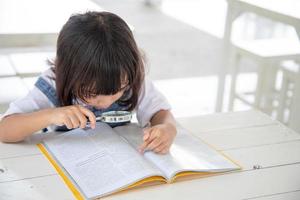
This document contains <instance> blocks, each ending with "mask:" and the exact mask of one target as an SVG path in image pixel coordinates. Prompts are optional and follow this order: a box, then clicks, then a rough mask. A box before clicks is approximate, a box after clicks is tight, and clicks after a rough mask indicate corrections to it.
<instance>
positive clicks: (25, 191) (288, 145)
mask: <svg viewBox="0 0 300 200" xmlns="http://www.w3.org/2000/svg"><path fill="white" fill-rule="evenodd" d="M178 121H179V122H180V123H181V124H182V125H183V126H185V127H187V128H188V129H190V130H191V131H192V132H193V133H194V134H195V135H197V136H198V137H200V138H202V139H203V140H205V141H206V142H208V143H210V144H212V145H213V146H215V147H216V148H217V149H218V150H220V151H221V152H223V153H225V154H226V155H228V156H229V157H231V158H232V159H234V160H236V161H238V162H239V163H240V164H241V165H242V166H243V167H244V169H243V170H242V171H239V172H233V173H226V174H223V175H218V176H213V177H207V178H201V179H193V180H186V181H181V182H177V183H173V184H163V185H157V186H150V187H144V188H140V189H135V190H130V191H126V192H122V193H119V194H115V195H112V196H108V197H106V198H104V199H122V200H126V199H128V200H129V199H130V200H132V199H149V200H153V199H172V200H176V199H180V200H181V199H197V200H198V199H222V200H224V199H230V200H233V199H255V200H279V199H285V200H299V198H300V176H299V174H300V135H299V134H298V133H296V132H293V131H292V130H290V129H288V128H286V127H284V126H283V125H281V124H279V123H278V122H276V121H273V120H271V119H270V118H269V117H268V116H267V115H265V114H262V113H261V112H258V111H244V112H233V113H225V114H214V115H207V116H199V117H191V118H182V119H178ZM48 136H49V135H48ZM43 137H47V134H44V135H35V136H34V137H31V138H30V139H29V140H28V141H26V142H23V143H19V144H3V143H0V169H2V170H0V171H2V172H0V199H4V200H11V199H13V200H18V199H30V200H35V199H36V200H44V199H49V200H50V199H51V200H53V199H59V200H61V199H64V200H66V199H74V197H73V195H72V193H71V192H70V191H69V189H68V188H67V186H66V185H64V183H63V181H62V179H61V178H60V177H59V176H58V174H57V173H56V171H55V170H54V168H53V167H52V166H51V165H50V163H49V162H48V160H47V159H46V158H45V157H44V156H43V155H42V154H41V153H40V152H39V150H38V149H37V147H36V146H35V145H34V143H36V142H38V141H40V140H41V138H43ZM254 165H260V166H262V168H261V169H256V170H254V169H253V166H254Z"/></svg>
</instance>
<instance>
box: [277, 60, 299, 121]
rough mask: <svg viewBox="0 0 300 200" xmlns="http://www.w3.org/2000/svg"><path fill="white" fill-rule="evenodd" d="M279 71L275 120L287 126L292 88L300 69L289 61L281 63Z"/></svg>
mask: <svg viewBox="0 0 300 200" xmlns="http://www.w3.org/2000/svg"><path fill="white" fill-rule="evenodd" d="M279 70H280V71H281V72H282V79H281V88H280V92H279V98H278V100H279V102H278V108H277V119H278V120H279V121H281V122H283V123H285V124H287V125H288V123H289V118H290V117H289V116H290V106H291V103H292V101H293V100H294V99H293V96H294V88H295V84H296V82H297V77H298V74H299V72H300V67H299V64H298V63H296V62H295V61H292V60H289V61H284V62H282V63H281V64H280V65H279Z"/></svg>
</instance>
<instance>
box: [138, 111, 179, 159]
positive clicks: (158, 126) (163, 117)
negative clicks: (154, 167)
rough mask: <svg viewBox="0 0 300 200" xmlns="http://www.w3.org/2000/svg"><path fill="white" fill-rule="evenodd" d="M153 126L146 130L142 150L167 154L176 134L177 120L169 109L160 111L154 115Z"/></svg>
mask: <svg viewBox="0 0 300 200" xmlns="http://www.w3.org/2000/svg"><path fill="white" fill-rule="evenodd" d="M150 121H151V127H150V128H146V129H145V130H144V136H143V140H144V142H143V144H142V145H141V146H140V148H139V150H140V152H144V151H145V150H153V151H154V152H156V153H162V154H165V153H167V152H168V151H169V149H170V147H171V145H172V143H173V140H174V138H175V136H176V133H177V130H176V122H175V119H174V117H173V115H172V113H171V112H170V111H169V110H161V111H158V112H157V113H156V114H154V116H153V117H152V119H151V120H150Z"/></svg>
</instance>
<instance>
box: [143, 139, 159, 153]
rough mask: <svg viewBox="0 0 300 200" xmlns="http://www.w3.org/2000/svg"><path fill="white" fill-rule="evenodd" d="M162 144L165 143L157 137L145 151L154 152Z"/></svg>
mask: <svg viewBox="0 0 300 200" xmlns="http://www.w3.org/2000/svg"><path fill="white" fill-rule="evenodd" d="M161 144H163V141H161V139H160V138H158V137H156V138H155V139H153V140H152V142H151V143H150V144H148V145H147V146H146V148H145V149H147V150H154V149H155V148H156V147H158V146H159V145H161Z"/></svg>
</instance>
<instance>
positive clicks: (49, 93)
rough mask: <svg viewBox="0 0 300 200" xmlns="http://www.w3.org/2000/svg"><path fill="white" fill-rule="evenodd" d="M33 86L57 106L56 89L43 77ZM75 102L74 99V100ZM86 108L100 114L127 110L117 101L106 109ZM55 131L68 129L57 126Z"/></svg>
mask: <svg viewBox="0 0 300 200" xmlns="http://www.w3.org/2000/svg"><path fill="white" fill-rule="evenodd" d="M35 86H36V87H37V88H38V89H39V90H40V91H41V92H42V93H43V94H45V96H46V97H47V98H48V99H49V101H51V103H52V104H53V105H54V106H56V107H58V106H59V105H60V104H59V101H58V98H57V94H56V89H55V88H54V87H53V86H52V85H50V83H48V82H47V81H46V80H45V79H44V78H42V77H40V78H39V79H38V80H37V82H36V83H35ZM127 95H129V92H125V93H124V96H125V97H126V96H127ZM74 102H76V101H74ZM84 107H86V108H87V109H89V110H90V111H92V112H93V113H94V115H95V116H96V117H97V116H100V115H102V113H104V112H108V111H121V110H122V111H124V110H127V107H126V106H122V105H120V104H118V103H117V102H115V103H113V104H112V105H111V106H110V107H108V108H106V109H97V108H95V107H92V106H84ZM107 124H108V125H110V126H111V127H116V126H121V125H124V124H126V123H124V122H123V123H107ZM55 130H56V131H68V130H69V129H68V128H67V127H66V126H57V128H56V129H55ZM43 131H44V132H46V131H47V129H43Z"/></svg>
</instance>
